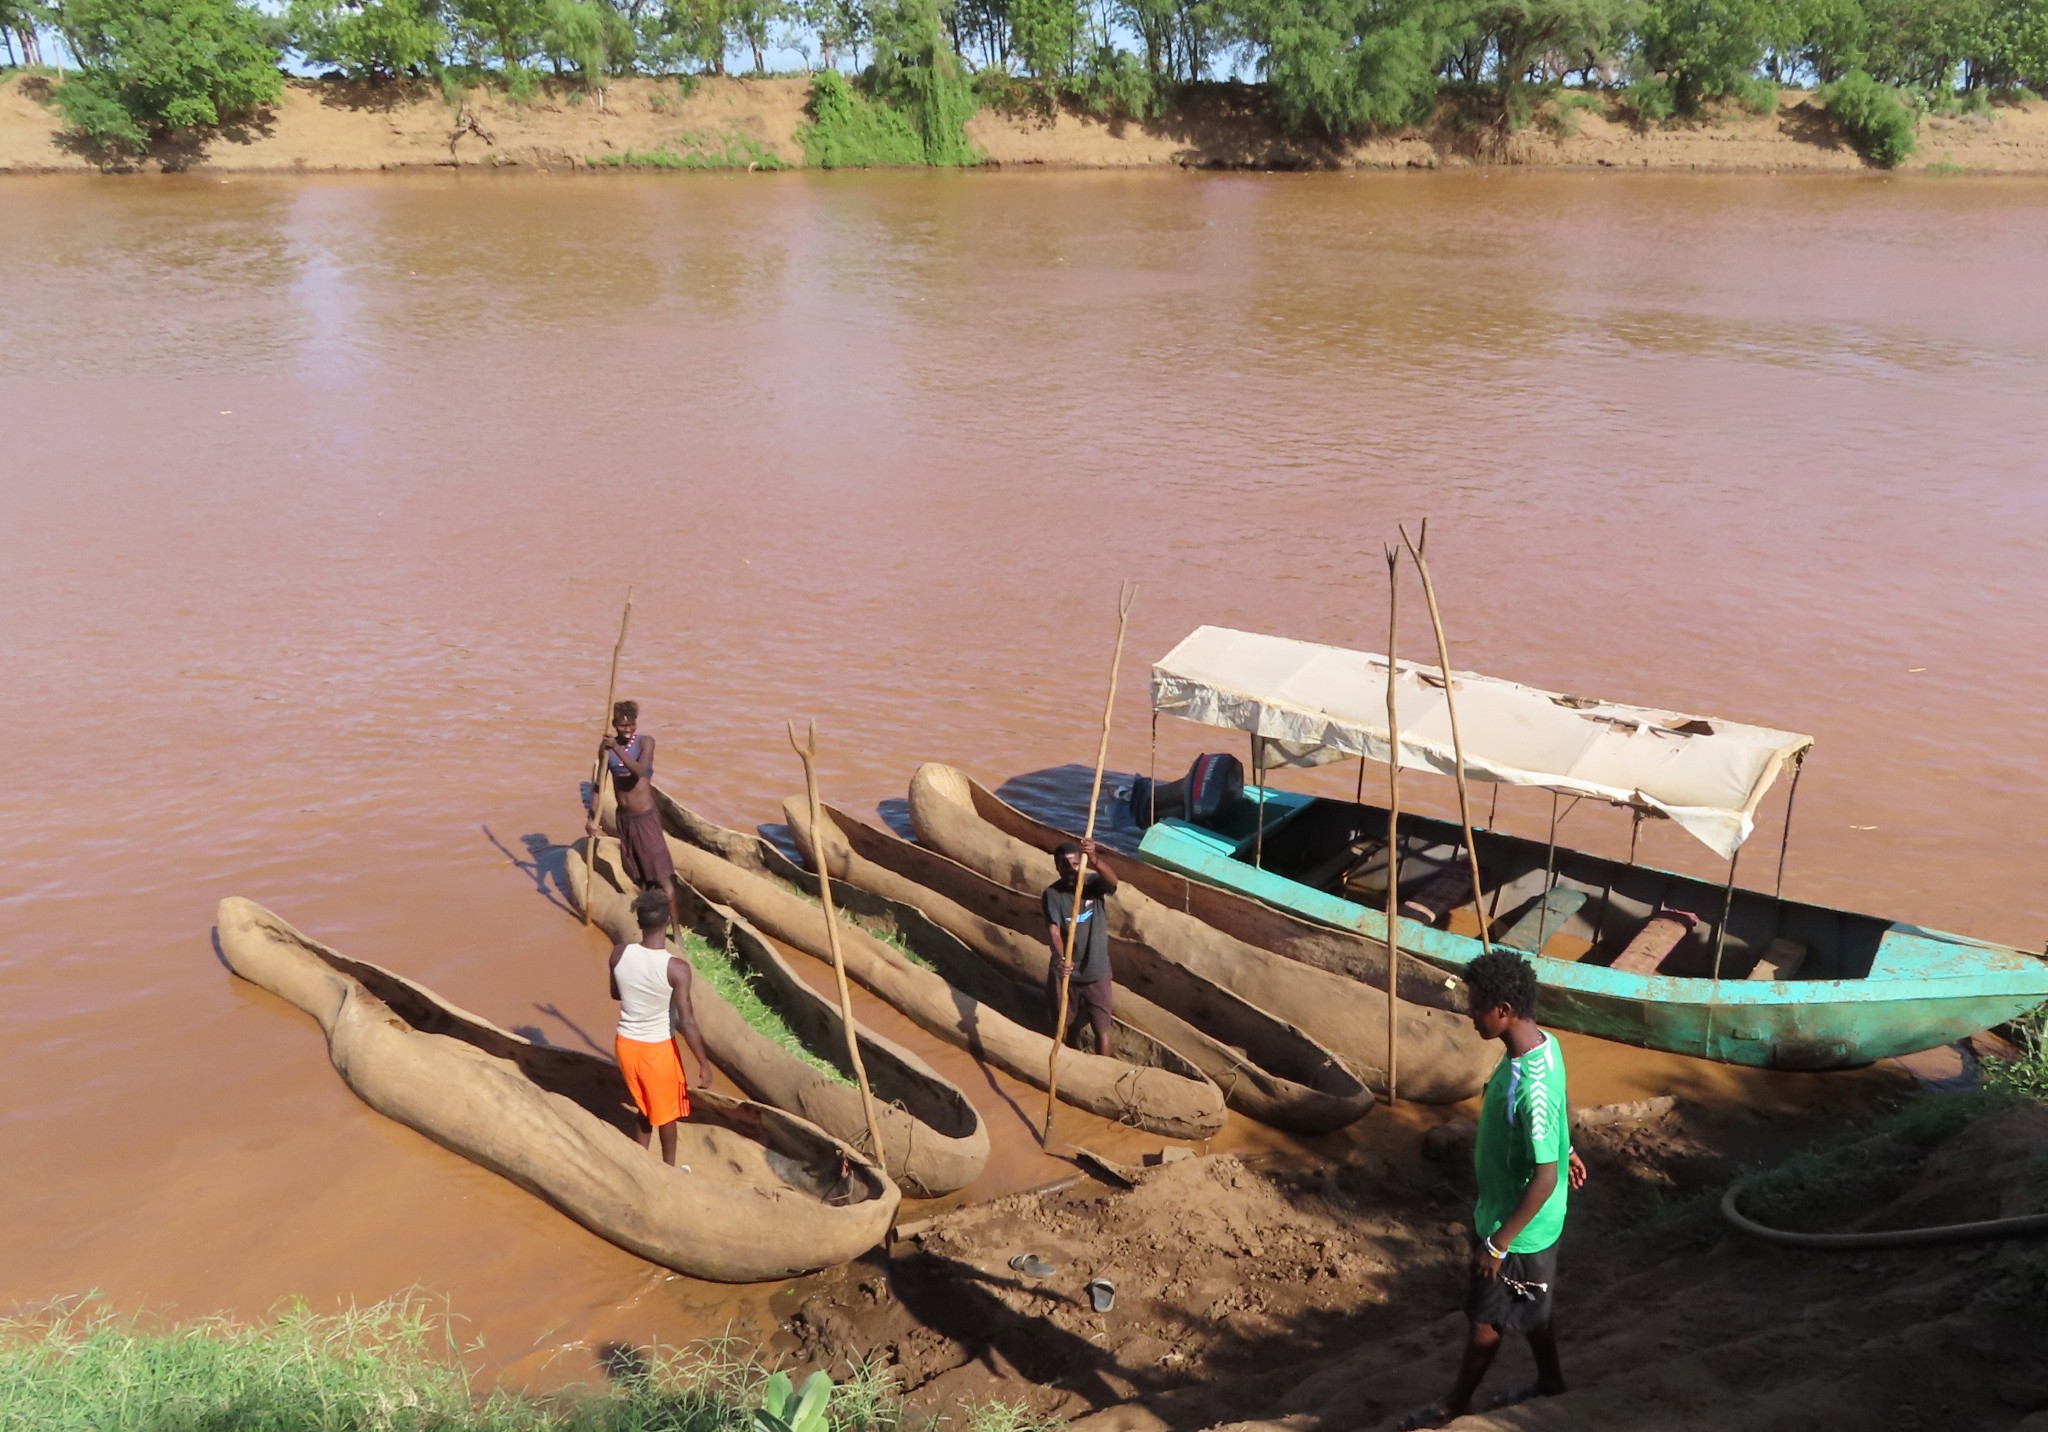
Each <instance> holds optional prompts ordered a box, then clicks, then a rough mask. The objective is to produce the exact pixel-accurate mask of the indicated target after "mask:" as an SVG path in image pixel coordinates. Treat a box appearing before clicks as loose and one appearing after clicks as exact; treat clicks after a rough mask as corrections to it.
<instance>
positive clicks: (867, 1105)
mask: <svg viewBox="0 0 2048 1432" xmlns="http://www.w3.org/2000/svg"><path fill="white" fill-rule="evenodd" d="M789 746H790V749H791V750H793V751H795V752H796V754H797V759H798V760H800V761H802V762H803V763H804V794H805V795H806V796H807V797H808V798H809V800H810V803H811V864H813V865H814V866H816V867H817V871H818V900H819V903H821V904H822V905H824V907H825V940H826V942H827V943H828V944H829V945H831V947H832V978H833V979H834V980H835V981H837V983H838V985H839V1023H840V1024H841V1025H842V1026H844V1027H845V1029H846V1061H847V1063H849V1064H851V1065H852V1066H853V1077H854V1079H855V1080H856V1081H858V1082H859V1084H860V1107H861V1112H862V1113H864V1114H866V1115H867V1120H868V1143H869V1145H870V1147H869V1150H868V1152H870V1153H872V1154H873V1155H874V1156H875V1162H876V1163H878V1164H879V1163H881V1162H882V1127H881V1125H879V1124H877V1123H876V1122H875V1096H874V1095H873V1094H871V1093H869V1092H868V1070H867V1066H866V1065H865V1064H863V1063H861V1059H860V1032H859V1029H858V1028H857V1027H856V1026H855V1024H854V1022H853V991H852V990H850V989H848V988H847V986H846V956H845V955H844V954H843V953H841V951H840V949H839V916H838V915H837V914H835V913H834V912H833V909H832V872H831V870H830V868H828V867H827V866H826V864H825V853H824V847H823V845H821V844H820V839H821V837H820V836H819V835H818V832H819V831H821V830H823V829H824V828H825V803H824V801H823V800H821V799H820V798H819V796H818V723H817V722H815V721H813V722H811V723H810V730H809V733H808V739H807V740H806V741H805V743H804V744H803V745H798V744H797V739H796V722H794V721H792V722H790V723H789Z"/></svg>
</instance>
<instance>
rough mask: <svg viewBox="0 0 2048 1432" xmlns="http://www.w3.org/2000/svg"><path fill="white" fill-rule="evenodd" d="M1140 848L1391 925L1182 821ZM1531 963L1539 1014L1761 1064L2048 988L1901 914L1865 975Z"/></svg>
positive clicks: (1210, 874)
mask: <svg viewBox="0 0 2048 1432" xmlns="http://www.w3.org/2000/svg"><path fill="white" fill-rule="evenodd" d="M1140 855H1141V856H1142V858H1143V859H1144V860H1145V861H1147V862H1148V863H1150V864H1152V865H1156V866H1159V867H1160V868H1162V869H1166V870H1171V871H1175V872H1177V873H1178V874H1181V875H1185V876H1187V877H1189V878H1190V879H1194V880H1200V881H1204V882H1206V883H1208V884H1212V885H1217V886H1220V887H1222V888H1224V889H1227V890H1233V891H1236V892H1237V893H1238V894H1240V895H1245V896H1248V897H1250V898H1252V899H1255V900H1259V901H1262V902H1264V903H1266V904H1269V905H1273V906H1276V907H1277V908H1279V909H1282V910H1285V911H1288V912H1289V913H1291V914H1294V915H1298V916H1301V917H1303V918H1305V919H1309V920H1315V921H1318V922H1320V923H1323V924H1326V925H1330V926H1332V927H1333V928H1337V929H1342V930H1349V931H1353V932H1355V933H1357V934H1360V935H1363V936H1365V937H1367V938H1368V939H1373V940H1382V941H1383V940H1384V939H1385V938H1386V916H1385V915H1384V913H1383V912H1381V911H1378V910H1374V909H1371V908H1369V907H1367V906H1363V905H1359V904H1355V903H1353V902H1352V901H1349V900H1345V899H1343V898H1341V897H1339V896H1335V895H1331V894H1328V893H1327V892H1325V891H1321V890H1317V889H1313V888H1311V887H1309V886H1306V885H1302V884H1299V883H1298V882H1296V881H1293V880H1289V879H1287V878H1286V877H1284V876H1281V875H1278V874H1275V873H1274V872H1272V871H1270V870H1259V869H1255V868H1253V867H1252V866H1250V865H1247V864H1245V863H1244V862H1242V861H1240V860H1237V859H1235V858H1233V857H1232V856H1231V855H1230V854H1228V853H1226V852H1225V851H1223V850H1220V849H1218V847H1217V844H1216V842H1215V840H1214V837H1213V836H1210V835H1208V834H1207V833H1205V832H1202V831H1200V830H1199V829H1195V828H1188V827H1185V826H1183V825H1182V823H1180V822H1177V821H1172V822H1161V823H1160V824H1158V825H1155V826H1153V827H1152V828H1151V829H1150V830H1148V831H1147V832H1146V833H1145V839H1144V843H1143V845H1142V846H1141V847H1140ZM1399 937H1400V942H1401V946H1402V948H1403V949H1405V950H1410V951H1413V952H1414V953H1416V954H1418V955H1420V956H1422V957H1423V958H1424V959H1426V960H1429V961H1430V962H1431V963H1433V964H1436V965H1438V966H1440V967H1441V968H1443V969H1446V970H1450V971H1452V972H1459V971H1462V969H1463V968H1464V966H1466V965H1467V964H1469V963H1470V962H1471V961H1472V960H1473V959H1474V958H1476V957H1477V956H1478V955H1479V954H1480V953H1481V952H1482V950H1483V948H1484V947H1483V946H1482V945H1481V944H1480V942H1479V941H1478V940H1477V939H1474V938H1472V937H1470V936H1466V935H1460V934H1456V933H1453V932H1452V931H1449V930H1440V929H1437V928H1435V927H1433V926H1430V925H1424V924H1421V923H1419V922H1417V921H1414V920H1409V919H1405V918H1404V919H1402V920H1401V922H1400V930H1399ZM1525 953H1526V952H1525ZM1532 963H1533V964H1534V965H1535V967H1536V972H1537V980H1538V983H1539V989H1540V993H1539V997H1538V1005H1537V1018H1538V1019H1539V1020H1541V1021H1542V1022H1543V1023H1545V1024H1547V1025H1550V1026H1551V1027H1552V1028H1556V1029H1567V1030H1572V1031H1575V1032H1577V1033H1580V1034H1591V1035H1597V1036H1599V1037H1600V1038H1603V1039H1612V1040H1615V1041H1617V1042H1619V1043H1622V1044H1633V1045H1637V1046H1639V1047H1641V1048H1645V1049H1660V1050H1665V1051H1667V1052H1669V1053H1673V1054H1686V1055H1691V1056H1693V1057H1695V1058H1700V1059H1713V1060H1718V1061H1720V1062H1722V1063H1726V1064H1743V1065H1749V1066H1751V1067H1755V1068H1763V1069H1846V1068H1853V1067H1855V1066H1857V1065H1862V1064H1869V1063H1872V1062H1873V1061H1875V1060H1879V1059H1886V1058H1891V1057H1893V1056H1895V1055H1900V1054H1911V1053H1914V1052H1916V1051H1918V1050H1922V1049H1931V1048H1934V1047H1936V1046H1937V1045H1942V1044H1947V1043H1950V1042H1951V1041H1953V1040H1956V1039H1960V1038H1964V1037H1966V1036H1968V1035H1970V1034H1972V1033H1975V1032H1976V1031H1977V1030H1980V1029H1985V1028H1988V1027H1990V1026H1991V1025H1994V1024H1998V1023H2000V1022H2002V1021H2004V1020H2008V1019H2012V1018H2014V1017H2015V1016H2017V1015H2020V1014H2024V1013H2025V1012H2026V1011H2028V1010H2030V1009H2032V1008H2034V1007H2035V1006H2036V1005H2038V1004H2040V1003H2041V1002H2042V1001H2043V1000H2048V961H2042V960H2039V959H2036V958H2034V957H2033V956H2030V955H2026V954H2023V953H2021V952H2020V951H2017V950H2011V949H2007V948H2005V947H2003V946H1998V945H1989V944H1984V943H1982V942H1979V941H1975V940H1971V939H1968V938H1966V937H1964V936H1960V935H1950V934H1944V933H1942V932H1939V931H1930V930H1921V929H1918V928H1916V927H1913V926H1908V925H1893V926H1892V927H1890V929H1889V930H1888V931H1887V932H1886V933H1885V935H1884V936H1883V938H1882V939H1881V941H1880V943H1879V946H1878V951H1877V955H1876V958H1875V961H1874V963H1873V965H1872V968H1871V971H1870V973H1869V974H1868V975H1867V976H1864V977H1862V978H1856V979H1839V980H1799V979H1793V980H1749V979H1724V980H1719V981H1716V980H1712V979H1701V978H1691V977H1682V976H1670V975H1657V974H1638V973H1634V972H1632V971H1628V970H1616V969H1610V968H1608V967H1606V966H1604V965H1594V964H1581V963H1576V962H1573V961H1569V960H1561V959H1551V958H1537V959H1535V960H1533V961H1532Z"/></svg>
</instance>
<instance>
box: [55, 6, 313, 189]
mask: <svg viewBox="0 0 2048 1432" xmlns="http://www.w3.org/2000/svg"><path fill="white" fill-rule="evenodd" d="M56 17H57V22H58V28H59V30H60V31H61V32H62V34H63V36H64V41H65V44H66V45H67V46H69V48H70V50H71V52H72V54H74V55H75V56H77V58H78V65H79V69H78V73H77V74H75V75H74V76H72V77H71V78H70V79H67V80H66V81H65V82H64V83H63V84H61V85H59V86H58V87H57V93H56V99H57V107H58V108H59V109H60V110H61V111H62V112H63V114H64V117H65V119H66V120H67V121H68V122H69V126H70V129H71V131H72V133H74V134H75V135H77V136H78V137H79V138H81V139H83V140H84V141H85V142H86V143H87V144H88V145H90V146H91V147H93V148H96V149H99V150H102V151H104V152H108V153H115V152H120V151H124V150H125V151H127V152H129V153H134V154H139V153H141V152H142V151H143V150H144V149H145V148H147V147H148V144H149V142H150V141H151V140H153V139H156V138H160V137H162V136H164V135H167V134H171V133H174V132H176V131H179V130H191V129H206V128H213V127H215V126H218V125H221V124H226V123H230V122H232V121H235V120H238V119H243V118H246V117H248V116H249V115H251V114H253V113H254V112H255V111H256V110H257V109H258V108H260V107H261V106H263V105H266V104H269V103H270V102H271V101H272V100H275V99H276V98H277V97H278V95H279V94H281V93H282V92H283V90H284V75H283V74H282V73H281V72H280V71H279V70H278V67H277V66H278V59H279V46H280V44H281V42H282V34H281V32H279V31H278V29H277V26H276V24H275V22H274V21H272V20H271V19H270V18H269V17H267V16H264V15H261V14H259V13H258V12H257V11H255V10H253V9H251V8H249V7H248V6H245V5H241V4H238V3H236V0H65V4H64V5H63V6H62V7H61V8H60V9H59V10H57V12H56Z"/></svg>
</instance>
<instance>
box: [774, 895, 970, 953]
mask: <svg viewBox="0 0 2048 1432" xmlns="http://www.w3.org/2000/svg"><path fill="white" fill-rule="evenodd" d="M782 883H783V886H784V887H785V888H786V889H789V890H793V891H795V892H796V893H797V894H798V895H800V896H802V897H803V899H804V900H806V901H808V902H809V903H810V904H812V905H815V906H818V907H819V908H820V909H822V908H823V907H824V904H825V902H824V901H822V900H820V899H819V898H818V892H817V891H815V890H806V889H805V888H804V887H803V886H801V885H797V884H794V883H793V882H791V881H788V880H785V881H783V882H782ZM832 913H833V914H834V915H837V916H838V917H839V923H840V924H841V925H844V926H845V927H846V928H847V929H849V930H858V931H860V933H861V934H863V935H870V936H872V937H874V938H875V939H877V940H880V941H881V942H882V943H883V944H885V945H887V946H888V947H889V948H890V949H892V950H894V951H895V952H896V953H897V954H899V955H901V956H903V958H904V959H906V960H908V961H910V962H911V963H912V964H913V965H916V966H917V967H918V968H919V969H921V970H930V971H931V972H932V973H933V974H937V973H938V972H939V967H938V966H937V965H935V964H933V963H932V962H931V961H930V960H928V959H926V958H925V957H924V956H923V955H921V954H919V953H918V952H917V951H916V950H913V949H912V948H911V947H910V943H909V942H908V941H907V940H905V939H904V938H903V936H901V935H899V934H898V933H896V931H895V930H893V929H891V928H890V927H889V926H887V925H884V924H881V923H879V922H877V923H875V924H869V923H868V922H867V921H865V920H856V919H855V918H854V917H853V916H851V915H849V914H847V913H846V911H845V910H843V909H841V908H840V907H839V906H837V905H834V906H833V907H832Z"/></svg>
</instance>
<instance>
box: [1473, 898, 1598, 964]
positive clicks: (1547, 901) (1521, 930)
mask: <svg viewBox="0 0 2048 1432" xmlns="http://www.w3.org/2000/svg"><path fill="white" fill-rule="evenodd" d="M1586 898H1587V897H1586V892H1585V891H1583V890H1574V889H1572V888H1571V887H1570V886H1568V885H1556V886H1553V887H1551V890H1550V892H1549V893H1548V894H1547V895H1545V896H1544V897H1543V898H1542V899H1541V900H1538V901H1537V902H1536V903H1535V904H1534V905H1531V906H1530V907H1529V908H1528V909H1527V910H1525V911H1523V913H1522V917H1521V918H1520V919H1518V920H1516V921H1515V923H1514V924H1512V925H1510V926H1509V927H1508V932H1507V933H1506V934H1504V935H1502V936H1501V937H1500V938H1499V939H1498V940H1496V941H1494V943H1495V944H1497V945H1512V946H1513V947H1514V948H1515V949H1518V950H1528V951H1529V952H1530V953H1532V954H1538V955H1540V954H1542V953H1543V946H1544V945H1545V944H1547V943H1549V940H1550V937H1551V936H1552V935H1555V934H1556V933H1557V932H1558V931H1560V930H1562V929H1563V928H1564V924H1565V921H1567V920H1569V919H1571V917H1572V916H1574V915H1576V914H1578V913H1579V910H1580V908H1581V907H1582V906H1584V905H1585V903H1586ZM1539 933H1540V936H1541V938H1540V939H1539Z"/></svg>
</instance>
